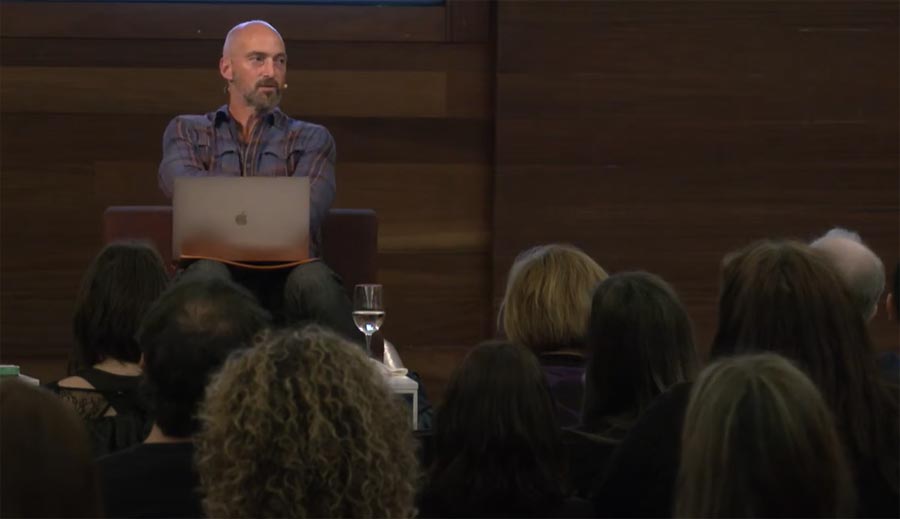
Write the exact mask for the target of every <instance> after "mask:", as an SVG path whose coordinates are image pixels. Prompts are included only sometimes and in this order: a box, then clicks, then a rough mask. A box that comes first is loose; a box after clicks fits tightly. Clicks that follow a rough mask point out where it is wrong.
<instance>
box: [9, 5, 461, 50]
mask: <svg viewBox="0 0 900 519" xmlns="http://www.w3.org/2000/svg"><path fill="white" fill-rule="evenodd" d="M444 11H445V8H444V7H443V6H427V7H414V6H409V7H397V8H384V7H381V6H328V5H306V6H297V5H276V4H261V3H260V4H244V5H242V4H228V5H221V4H218V5H217V4H215V3H177V4H172V3H152V2H147V3H136V2H123V3H112V2H65V3H59V4H56V5H53V6H48V5H47V4H46V3H40V2H4V4H3V17H2V19H0V35H2V36H3V37H7V38H60V37H63V38H109V39H124V40H128V39H149V40H158V39H170V40H190V39H194V40H215V41H218V42H221V41H222V39H223V38H224V34H225V33H226V32H227V31H228V29H230V28H231V27H233V26H234V25H236V24H238V23H240V22H243V21H245V20H257V19H262V20H269V21H271V22H272V23H273V24H275V25H277V26H278V27H279V30H280V32H281V34H282V36H283V37H284V39H286V40H288V39H290V40H306V41H410V42H415V41H444V40H445V35H446V26H445V25H446V22H445V12H444ZM99 20H103V23H100V22H99Z"/></svg>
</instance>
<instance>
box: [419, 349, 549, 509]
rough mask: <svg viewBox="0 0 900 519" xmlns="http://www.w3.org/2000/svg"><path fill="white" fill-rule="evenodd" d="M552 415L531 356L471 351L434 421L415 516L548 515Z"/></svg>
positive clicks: (507, 351)
mask: <svg viewBox="0 0 900 519" xmlns="http://www.w3.org/2000/svg"><path fill="white" fill-rule="evenodd" d="M555 412H556V411H555V406H554V403H553V399H552V397H551V395H550V390H549V388H548V387H547V383H546V380H545V379H544V374H543V371H542V370H541V367H540V365H539V363H538V361H537V358H536V357H535V355H534V353H532V352H531V351H529V350H528V349H526V348H523V347H522V346H520V345H517V344H512V343H508V342H500V341H492V342H486V343H483V344H481V345H479V346H478V347H476V348H475V349H474V350H472V351H471V352H470V353H469V354H468V355H467V356H466V358H465V359H464V360H463V362H462V364H461V365H460V366H459V367H458V368H457V369H456V371H455V372H454V374H453V376H452V378H451V380H450V384H449V386H448V388H447V391H446V394H445V396H444V402H443V404H442V405H441V406H440V407H439V408H438V410H437V413H436V415H435V436H434V459H433V461H432V465H431V468H430V472H429V482H428V484H427V486H426V489H425V491H424V493H423V498H422V507H423V510H424V511H427V512H428V513H430V514H433V515H435V516H454V517H459V516H466V515H467V514H474V516H478V515H493V514H504V513H510V514H513V515H514V516H515V515H533V514H535V513H538V514H541V513H549V512H550V511H552V510H551V509H552V508H553V507H554V506H556V505H557V504H558V503H560V502H561V501H562V497H563V489H562V487H561V480H562V475H563V471H564V467H563V466H562V461H561V460H562V457H563V456H562V447H561V444H560V436H559V434H560V433H559V426H558V422H557V418H556V414H555ZM498 496H503V497H502V499H501V498H498ZM458 514H462V515H458Z"/></svg>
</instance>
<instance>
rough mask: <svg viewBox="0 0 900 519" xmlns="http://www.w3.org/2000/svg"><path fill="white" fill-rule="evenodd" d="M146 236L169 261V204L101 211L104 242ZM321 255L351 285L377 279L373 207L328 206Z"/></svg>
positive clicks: (376, 240) (348, 287)
mask: <svg viewBox="0 0 900 519" xmlns="http://www.w3.org/2000/svg"><path fill="white" fill-rule="evenodd" d="M127 239H132V240H147V241H149V242H151V243H152V244H153V245H154V246H155V247H156V249H157V250H159V252H160V254H161V255H162V257H163V259H164V260H165V262H166V265H172V207H171V206H163V205H136V206H121V205H120V206H111V207H107V208H106V211H104V213H103V243H110V242H114V241H118V240H127ZM322 240H323V243H322V259H323V260H324V261H325V263H326V264H327V265H328V266H329V267H331V269H332V270H334V271H335V272H336V273H337V274H338V275H339V276H341V278H342V279H343V280H344V286H345V287H347V290H348V291H350V293H352V290H353V286H354V285H357V284H360V283H375V282H377V273H378V268H377V267H378V263H377V255H378V218H377V215H376V214H375V211H373V210H372V209H331V210H329V211H328V216H326V218H325V223H324V226H323V228H322Z"/></svg>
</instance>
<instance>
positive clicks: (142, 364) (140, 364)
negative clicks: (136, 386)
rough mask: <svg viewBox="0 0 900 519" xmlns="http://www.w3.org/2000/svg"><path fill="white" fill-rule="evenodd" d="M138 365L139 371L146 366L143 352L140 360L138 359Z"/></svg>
mask: <svg viewBox="0 0 900 519" xmlns="http://www.w3.org/2000/svg"><path fill="white" fill-rule="evenodd" d="M138 366H140V368H141V371H144V369H145V368H146V367H147V365H146V364H144V354H143V353H141V360H139V361H138Z"/></svg>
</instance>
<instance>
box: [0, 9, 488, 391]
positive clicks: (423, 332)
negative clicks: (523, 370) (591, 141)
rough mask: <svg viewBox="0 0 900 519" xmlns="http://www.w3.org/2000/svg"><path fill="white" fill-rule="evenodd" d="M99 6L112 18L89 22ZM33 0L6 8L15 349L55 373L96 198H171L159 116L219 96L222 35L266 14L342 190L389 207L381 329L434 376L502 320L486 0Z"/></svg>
mask: <svg viewBox="0 0 900 519" xmlns="http://www.w3.org/2000/svg"><path fill="white" fill-rule="evenodd" d="M101 5H102V6H103V7H102V8H103V9H104V13H105V14H104V17H105V18H104V19H105V20H106V21H107V22H108V24H109V25H110V26H109V27H106V26H104V27H100V28H99V29H97V30H96V31H93V32H87V31H88V26H86V25H85V23H86V21H87V20H89V19H90V16H92V15H91V13H95V12H96V10H97V9H99V8H101V7H99V6H101ZM40 7H41V9H40V10H39V11H38V10H36V8H35V7H34V5H29V4H27V3H15V4H6V3H5V4H4V6H3V19H2V22H0V25H2V41H0V63H2V70H0V117H2V124H0V156H2V163H0V181H2V189H0V194H2V201H0V202H2V204H0V205H2V207H0V209H2V218H0V231H2V239H3V247H2V251H0V254H2V258H0V260H2V280H0V283H2V307H0V334H2V338H0V345H2V348H0V359H2V361H3V362H17V363H20V364H22V365H23V367H24V369H25V370H26V372H32V373H34V374H36V375H38V376H40V377H42V378H44V379H48V378H52V377H56V376H59V375H61V374H62V373H63V371H64V368H65V359H66V355H67V352H68V351H69V349H70V347H71V339H70V336H71V332H70V324H69V319H70V316H71V310H72V301H73V298H74V294H75V291H76V290H77V286H78V283H79V280H80V276H81V273H82V272H83V270H84V268H85V267H86V265H87V264H88V262H89V261H90V259H91V257H92V255H93V254H95V253H96V251H97V250H98V247H99V246H100V216H101V213H102V211H103V209H104V208H105V207H107V206H108V205H118V204H133V205H140V204H159V203H166V199H165V198H164V197H163V196H162V195H161V194H160V192H159V190H158V188H157V178H156V171H157V166H158V163H159V159H160V153H161V140H162V132H163V129H164V128H165V126H166V124H167V123H168V121H169V120H170V119H171V118H172V117H173V116H174V115H176V114H178V113H202V112H205V111H209V110H212V109H215V108H216V107H218V106H219V105H221V104H223V103H224V102H225V97H224V95H223V94H222V86H223V84H224V83H223V81H222V80H221V79H220V78H219V77H218V74H217V71H216V66H217V63H218V58H219V56H220V54H221V44H222V41H221V40H222V38H223V36H224V33H225V32H226V31H227V29H228V28H229V27H230V26H231V25H232V24H233V23H235V22H237V21H240V20H242V19H247V18H258V17H262V18H266V16H268V15H271V19H273V20H278V21H277V23H276V25H277V26H278V27H279V28H280V29H282V30H283V32H284V34H285V36H286V38H287V41H286V46H287V50H288V54H289V56H290V64H289V73H288V83H289V84H290V89H289V90H288V91H287V92H286V95H285V99H284V103H283V108H284V109H285V111H287V112H288V113H290V114H291V115H292V116H294V117H298V118H301V119H305V120H309V121H313V122H316V123H319V124H323V125H325V126H326V127H327V128H328V129H329V130H330V131H331V132H332V134H333V135H334V137H335V140H336V142H337V149H338V164H337V181H338V194H337V199H336V203H335V206H336V207H372V208H375V209H376V210H377V211H378V214H379V221H380V233H379V234H380V236H379V245H380V247H379V248H380V251H379V262H380V269H379V278H380V280H381V282H383V283H384V284H385V286H386V294H387V298H388V305H389V306H388V324H387V325H386V328H385V332H386V333H387V334H388V337H389V338H390V339H391V340H392V341H393V342H394V343H395V344H396V345H397V347H398V348H399V349H400V350H401V352H402V353H403V354H404V356H405V355H406V354H407V353H408V355H409V357H410V358H411V359H412V360H411V362H408V364H409V365H410V367H412V368H414V369H417V370H420V371H423V372H424V373H425V376H426V384H428V385H429V386H432V387H434V388H435V392H436V393H438V394H440V392H441V385H442V384H443V383H444V382H445V381H446V378H447V376H448V375H449V371H450V370H451V369H452V367H453V366H454V365H455V363H456V361H458V358H459V357H460V355H461V354H463V353H464V352H465V351H466V350H465V347H468V346H471V345H472V344H474V343H475V342H477V341H478V340H480V339H481V338H483V337H484V336H486V335H487V334H488V333H490V329H491V327H490V325H489V324H488V321H489V320H490V315H489V313H490V308H489V306H490V293H489V291H490V275H491V271H490V243H491V238H490V233H491V223H490V220H491V217H492V213H491V210H490V203H491V198H492V193H491V189H492V185H493V182H492V177H493V168H492V159H493V153H492V143H493V124H492V118H493V111H494V108H493V100H492V97H493V68H492V67H493V54H494V49H493V43H492V42H491V41H490V39H489V38H486V37H485V35H484V27H485V26H486V23H487V22H486V21H485V22H479V21H478V20H475V18H474V16H476V15H477V12H480V11H471V10H468V11H467V14H466V15H465V16H466V20H467V21H466V23H465V24H464V25H460V24H452V23H450V22H449V21H448V20H447V19H446V17H445V8H444V7H437V8H434V7H429V8H351V7H340V8H320V7H315V6H300V7H297V6H293V7H290V8H288V9H287V11H285V7H284V6H260V7H259V9H256V7H255V6H254V7H247V6H239V5H228V6H221V5H219V6H215V5H190V6H171V5H161V4H128V5H124V4H85V5H80V4H68V3H66V4H57V3H42V4H41V5H40ZM79 9H83V10H79ZM357 9H358V10H357ZM407 9H408V10H407ZM251 12H252V15H251V14H250V13H251ZM483 12H484V16H487V15H488V12H487V11H483ZM95 14H96V13H95ZM276 14H277V16H276ZM188 15H190V16H188ZM126 18H127V19H126ZM117 22H120V23H118V24H117ZM169 22H172V23H169ZM294 22H296V23H294ZM460 23H461V22H460ZM479 24H480V25H479ZM195 26H196V28H197V29H200V33H199V34H195V33H192V32H191V31H192V30H194V27H195ZM479 27H480V28H479ZM464 33H465V34H464ZM451 34H459V35H460V36H459V38H457V39H453V38H451V36H450V35H451ZM22 222H28V224H29V226H28V227H27V229H26V227H25V226H23V225H22ZM432 349H436V350H435V351H442V352H445V353H444V354H441V355H438V356H437V357H435V358H434V359H433V358H432V357H431V356H430V355H429V354H427V353H426V352H428V351H432ZM448 351H449V352H453V351H457V352H459V355H454V354H452V353H446V352H448Z"/></svg>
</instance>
